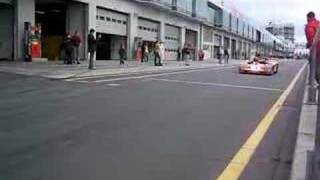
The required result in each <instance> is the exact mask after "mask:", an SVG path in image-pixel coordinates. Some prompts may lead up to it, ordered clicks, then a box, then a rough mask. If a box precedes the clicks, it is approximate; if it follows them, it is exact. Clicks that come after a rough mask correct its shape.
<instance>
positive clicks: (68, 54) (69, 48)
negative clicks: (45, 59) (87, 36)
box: [63, 34, 73, 64]
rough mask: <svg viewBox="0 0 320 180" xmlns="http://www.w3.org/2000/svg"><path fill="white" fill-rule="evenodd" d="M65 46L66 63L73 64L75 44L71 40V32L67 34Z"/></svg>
mask: <svg viewBox="0 0 320 180" xmlns="http://www.w3.org/2000/svg"><path fill="white" fill-rule="evenodd" d="M63 48H64V53H65V55H64V63H65V64H72V54H73V44H72V41H71V36H70V34H67V35H66V37H65V39H64V42H63Z"/></svg>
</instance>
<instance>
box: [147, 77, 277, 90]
mask: <svg viewBox="0 0 320 180" xmlns="http://www.w3.org/2000/svg"><path fill="white" fill-rule="evenodd" d="M148 79H150V80H154V81H164V82H173V83H184V84H193V85H204V86H218V87H231V88H242V89H254V90H263V91H277V92H283V90H282V89H274V88H264V87H255V86H241V85H234V84H221V83H209V82H198V81H181V80H173V79H161V78H148Z"/></svg>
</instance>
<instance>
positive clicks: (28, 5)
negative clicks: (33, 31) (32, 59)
mask: <svg viewBox="0 0 320 180" xmlns="http://www.w3.org/2000/svg"><path fill="white" fill-rule="evenodd" d="M14 6H15V13H14V16H15V17H14V19H15V22H14V59H15V60H23V59H24V23H25V22H30V23H31V25H32V26H34V25H35V0H16V1H15V5H14Z"/></svg>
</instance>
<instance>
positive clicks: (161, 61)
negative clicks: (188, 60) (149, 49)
mask: <svg viewBox="0 0 320 180" xmlns="http://www.w3.org/2000/svg"><path fill="white" fill-rule="evenodd" d="M164 60H165V47H164V43H163V42H162V41H161V42H160V66H162V65H163V64H164Z"/></svg>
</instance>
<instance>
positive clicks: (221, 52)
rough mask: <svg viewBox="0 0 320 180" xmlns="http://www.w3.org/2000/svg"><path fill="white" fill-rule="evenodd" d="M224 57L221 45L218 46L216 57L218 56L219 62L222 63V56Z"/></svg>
mask: <svg viewBox="0 0 320 180" xmlns="http://www.w3.org/2000/svg"><path fill="white" fill-rule="evenodd" d="M223 57H224V50H223V47H222V46H221V47H220V48H219V54H218V58H219V64H222V58H223Z"/></svg>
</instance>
